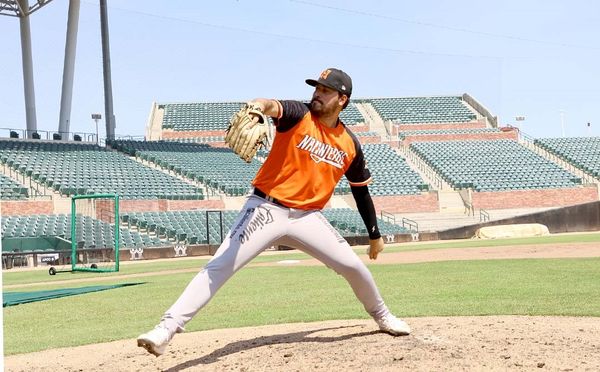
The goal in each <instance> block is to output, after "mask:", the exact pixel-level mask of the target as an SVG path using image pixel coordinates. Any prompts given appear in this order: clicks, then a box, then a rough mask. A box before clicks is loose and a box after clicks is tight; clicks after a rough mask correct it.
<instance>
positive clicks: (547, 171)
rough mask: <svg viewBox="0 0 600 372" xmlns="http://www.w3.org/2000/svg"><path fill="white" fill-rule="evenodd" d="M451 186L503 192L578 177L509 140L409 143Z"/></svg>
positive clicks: (570, 183) (558, 184)
mask: <svg viewBox="0 0 600 372" xmlns="http://www.w3.org/2000/svg"><path fill="white" fill-rule="evenodd" d="M410 146H411V149H413V151H415V152H416V153H417V154H419V156H421V157H422V158H423V159H424V160H425V161H426V162H427V163H428V164H429V165H430V166H431V167H432V168H433V169H435V170H436V171H437V172H439V173H440V174H441V175H442V177H443V178H444V179H445V180H446V181H447V182H448V183H449V184H450V185H452V186H453V187H454V188H457V189H461V188H472V189H474V190H475V191H505V190H524V189H540V188H562V187H575V186H578V185H581V179H579V178H577V177H576V176H575V175H573V174H571V173H569V172H567V171H566V170H564V169H562V168H560V167H559V166H558V165H556V164H554V163H552V162H550V161H549V160H547V159H546V158H543V157H541V156H540V155H538V154H536V153H535V152H533V151H531V150H529V149H527V148H526V147H524V146H522V145H520V144H519V143H518V142H515V141H511V140H497V141H441V142H418V143H413V144H411V145H410Z"/></svg>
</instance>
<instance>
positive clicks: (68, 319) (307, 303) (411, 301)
mask: <svg viewBox="0 0 600 372" xmlns="http://www.w3.org/2000/svg"><path fill="white" fill-rule="evenodd" d="M596 241H600V234H584V235H563V236H556V237H547V238H537V239H520V240H518V241H515V240H512V239H511V240H504V241H500V240H498V241H491V242H475V241H465V242H456V243H455V242H452V243H441V244H440V243H437V244H433V243H432V244H407V245H401V246H399V247H392V248H389V249H386V252H392V251H397V250H416V249H437V248H454V247H473V246H491V245H486V244H488V243H493V246H501V245H515V244H551V243H558V242H560V243H570V242H596ZM458 243H462V244H458ZM475 243H478V244H475ZM455 244H458V245H457V246H455ZM361 250H362V249H361ZM361 253H362V252H361ZM298 258H306V256H305V255H303V254H299V253H293V254H281V255H271V256H261V257H259V258H257V260H255V262H259V261H279V260H282V259H298ZM204 262H206V261H205V260H172V261H162V262H148V263H142V264H136V265H122V266H121V268H122V271H121V272H120V273H118V274H119V275H120V274H129V273H137V274H140V273H146V275H143V276H140V277H135V278H128V279H117V278H115V280H108V281H93V282H86V283H75V282H73V283H68V282H67V283H62V284H58V283H56V284H53V283H48V284H40V285H39V286H38V285H36V286H32V287H24V288H12V289H10V290H11V291H30V290H31V291H33V290H40V289H55V288H68V287H82V286H88V285H97V284H117V283H123V282H145V284H142V285H138V286H132V287H124V288H119V289H113V290H108V291H104V292H97V293H89V294H84V295H79V296H72V297H65V298H59V299H54V300H47V301H42V302H36V303H31V304H24V305H18V306H11V307H7V308H4V348H5V349H4V352H5V353H6V354H7V355H9V354H15V353H25V352H32V351H38V350H43V349H48V348H57V347H67V346H77V345H82V344H90V343H98V342H105V341H111V340H119V339H127V338H130V339H132V342H133V339H134V338H135V337H136V336H137V335H138V334H139V333H141V332H144V331H146V330H147V329H149V328H151V327H153V326H154V325H155V324H156V323H157V322H158V320H159V318H160V316H161V315H162V313H163V311H164V310H166V309H167V308H168V307H169V306H170V305H171V304H172V302H173V301H174V300H175V299H176V298H177V297H178V296H179V294H180V293H181V291H182V290H183V288H184V287H185V286H186V285H187V283H188V282H189V280H190V279H191V278H192V277H193V276H194V275H195V272H186V273H177V274H170V275H156V274H155V272H156V271H160V270H172V269H186V268H199V267H200V266H202V264H203V263H204ZM599 267H600V258H586V259H535V260H534V259H527V260H489V261H448V262H432V263H418V264H402V265H370V269H371V271H372V273H373V275H374V277H375V280H376V281H377V283H378V286H379V288H380V290H381V293H382V295H383V296H384V298H385V300H386V302H387V304H388V306H389V307H390V308H391V309H392V311H394V312H395V313H396V314H398V315H399V316H402V317H415V316H416V317H418V316H436V315H498V314H518V315H573V316H600V270H599V269H598V268H599ZM107 275H113V274H81V273H78V274H69V273H66V274H60V275H57V276H55V277H50V276H49V275H48V274H47V272H46V271H30V272H4V273H3V281H4V284H5V285H8V284H12V285H16V284H27V283H41V282H48V281H51V280H53V281H56V280H65V279H72V280H76V279H79V278H90V277H91V278H93V277H98V276H100V277H102V278H103V277H105V276H107ZM5 290H6V289H5ZM353 318H367V314H366V313H365V312H364V310H363V309H362V306H361V304H360V303H359V302H358V301H357V300H356V298H355V297H354V295H353V293H352V291H351V289H350V288H349V286H348V285H347V283H346V282H345V281H344V280H343V279H342V278H341V277H339V276H337V275H336V274H335V273H334V272H333V271H331V270H329V269H327V268H325V267H322V266H318V267H294V266H292V267H247V268H244V269H242V270H241V271H240V272H239V273H238V274H236V275H235V276H234V277H233V278H232V279H231V280H230V281H229V282H228V283H227V284H225V286H224V287H223V288H222V289H221V291H220V292H219V293H218V294H217V295H216V297H215V298H214V299H213V301H212V302H211V303H210V304H209V305H208V306H207V307H206V308H205V309H203V310H202V311H201V313H200V314H198V316H197V317H196V318H195V319H194V320H192V321H191V322H190V323H189V324H188V325H187V330H188V331H197V330H205V329H215V328H229V327H242V326H258V325H265V324H274V323H290V322H308V321H319V320H329V319H353Z"/></svg>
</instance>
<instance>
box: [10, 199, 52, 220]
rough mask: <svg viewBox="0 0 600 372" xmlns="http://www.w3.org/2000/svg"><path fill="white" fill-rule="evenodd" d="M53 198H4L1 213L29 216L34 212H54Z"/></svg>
mask: <svg viewBox="0 0 600 372" xmlns="http://www.w3.org/2000/svg"><path fill="white" fill-rule="evenodd" d="M53 213H54V202H53V201H52V200H2V201H0V214H1V215H3V216H29V215H33V214H53Z"/></svg>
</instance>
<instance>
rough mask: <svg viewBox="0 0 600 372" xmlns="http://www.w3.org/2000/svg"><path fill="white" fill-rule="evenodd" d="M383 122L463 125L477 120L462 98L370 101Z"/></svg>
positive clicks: (381, 99) (444, 97)
mask: <svg viewBox="0 0 600 372" xmlns="http://www.w3.org/2000/svg"><path fill="white" fill-rule="evenodd" d="M370 102H371V104H372V105H373V107H374V108H375V110H377V112H378V113H379V115H380V116H381V118H382V119H383V120H390V121H393V122H395V123H399V124H421V123H463V122H469V121H472V120H475V119H477V115H476V114H475V113H474V112H472V111H471V110H470V109H469V108H468V107H467V106H466V105H465V103H464V101H463V100H462V98H461V97H457V96H438V97H403V98H374V99H371V100H370Z"/></svg>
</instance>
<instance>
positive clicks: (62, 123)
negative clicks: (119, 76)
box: [58, 0, 81, 139]
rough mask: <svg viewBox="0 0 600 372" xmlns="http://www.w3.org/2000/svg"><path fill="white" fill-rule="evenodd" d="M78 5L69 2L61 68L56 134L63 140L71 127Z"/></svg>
mask: <svg viewBox="0 0 600 372" xmlns="http://www.w3.org/2000/svg"><path fill="white" fill-rule="evenodd" d="M80 5H81V1H80V0H70V1H69V18H68V19H67V40H66V42H65V65H64V68H63V80H62V93H61V96H60V117H59V119H58V132H59V133H60V135H61V136H62V138H63V139H68V135H69V131H70V126H71V123H70V121H71V102H72V101H73V76H74V75H75V53H76V51H77V30H78V28H79V8H80Z"/></svg>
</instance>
